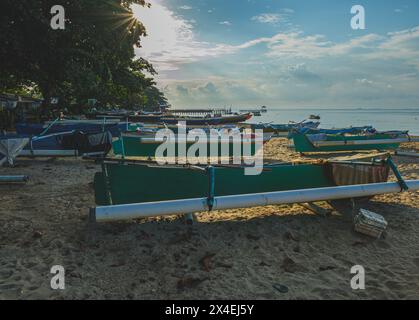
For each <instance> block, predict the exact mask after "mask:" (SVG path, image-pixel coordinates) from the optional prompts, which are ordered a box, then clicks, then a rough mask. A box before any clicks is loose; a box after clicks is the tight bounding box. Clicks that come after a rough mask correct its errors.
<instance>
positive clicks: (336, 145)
mask: <svg viewBox="0 0 419 320" xmlns="http://www.w3.org/2000/svg"><path fill="white" fill-rule="evenodd" d="M292 139H293V141H294V148H295V151H297V152H332V151H355V150H395V149H397V148H398V147H399V146H400V143H403V142H408V141H410V139H409V136H408V135H407V134H405V133H402V134H400V133H375V134H363V135H344V134H303V133H293V136H292Z"/></svg>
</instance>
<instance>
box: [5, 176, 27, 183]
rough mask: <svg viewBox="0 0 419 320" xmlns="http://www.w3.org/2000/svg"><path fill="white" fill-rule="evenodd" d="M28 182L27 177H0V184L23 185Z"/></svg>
mask: <svg viewBox="0 0 419 320" xmlns="http://www.w3.org/2000/svg"><path fill="white" fill-rule="evenodd" d="M28 180H29V177H28V176H0V183H25V182H27V181H28Z"/></svg>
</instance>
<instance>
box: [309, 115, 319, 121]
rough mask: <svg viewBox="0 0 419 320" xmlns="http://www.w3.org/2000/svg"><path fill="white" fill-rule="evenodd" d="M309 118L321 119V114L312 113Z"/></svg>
mask: <svg viewBox="0 0 419 320" xmlns="http://www.w3.org/2000/svg"><path fill="white" fill-rule="evenodd" d="M309 119H310V120H320V115H315V114H311V115H310V117H309Z"/></svg>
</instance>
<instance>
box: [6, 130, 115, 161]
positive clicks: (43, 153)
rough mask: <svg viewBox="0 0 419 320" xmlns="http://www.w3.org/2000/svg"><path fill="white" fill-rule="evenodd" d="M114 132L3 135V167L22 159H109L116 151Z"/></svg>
mask: <svg viewBox="0 0 419 320" xmlns="http://www.w3.org/2000/svg"><path fill="white" fill-rule="evenodd" d="M111 143H112V135H111V133H110V132H99V133H83V132H80V131H70V132H59V133H52V134H48V135H42V136H30V135H21V134H20V135H19V134H6V135H0V158H1V159H0V164H1V163H3V162H5V161H7V162H8V163H9V164H10V165H13V160H14V158H16V157H18V156H29V157H67V156H73V157H74V156H102V157H103V156H105V155H106V154H108V152H109V151H110V150H111V148H112V144H111Z"/></svg>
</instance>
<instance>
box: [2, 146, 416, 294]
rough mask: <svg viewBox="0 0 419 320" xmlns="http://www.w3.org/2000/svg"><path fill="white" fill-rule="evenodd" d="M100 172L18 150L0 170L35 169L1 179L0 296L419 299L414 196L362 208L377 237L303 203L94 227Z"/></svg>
mask: <svg viewBox="0 0 419 320" xmlns="http://www.w3.org/2000/svg"><path fill="white" fill-rule="evenodd" d="M286 143H287V142H286V140H284V139H273V140H272V141H271V142H269V143H268V144H267V145H266V154H267V156H268V157H270V158H273V159H278V160H284V161H295V160H297V159H298V158H300V155H298V154H297V153H294V152H291V151H290V150H289V149H288V148H287V147H286ZM403 148H404V149H415V150H419V143H416V144H415V143H409V144H405V145H403ZM325 156H326V155H325ZM325 156H324V157H325ZM316 158H319V157H316ZM320 158H321V157H320ZM308 159H311V156H309V157H308ZM394 159H395V161H396V163H397V164H398V165H399V169H400V171H401V173H402V175H403V177H404V178H405V179H419V164H418V163H417V160H416V162H415V160H414V159H410V158H405V157H397V156H395V157H394ZM99 170H100V166H98V165H94V164H92V163H90V162H84V161H82V160H81V159H55V160H47V159H39V160H38V159H36V160H31V159H23V158H22V159H18V160H17V166H16V167H15V168H0V174H25V175H29V176H30V180H29V182H28V184H27V185H13V186H10V185H0V201H1V202H2V206H1V207H0V299H232V298H235V299H418V298H419V285H418V283H419V254H417V255H415V252H416V245H415V244H416V243H417V242H418V240H419V234H417V230H418V228H419V219H418V216H419V193H418V192H414V193H413V192H409V193H401V194H394V195H383V196H378V197H376V198H374V199H373V200H372V201H371V202H370V203H369V204H368V205H367V206H366V207H365V208H366V209H369V210H372V211H375V212H377V213H379V214H382V215H383V216H384V217H385V218H386V220H387V221H388V222H389V226H388V229H387V231H386V236H385V238H384V239H379V240H374V239H372V238H369V237H366V236H363V235H360V234H358V233H355V232H354V231H353V230H352V219H351V217H350V216H347V215H343V214H340V213H337V212H334V213H333V214H332V215H331V216H328V217H322V216H319V215H315V214H314V213H312V212H311V211H309V210H307V209H305V208H303V207H301V206H300V205H281V206H269V207H257V208H250V209H234V210H227V211H215V212H211V213H199V214H197V216H198V221H199V222H198V223H196V224H194V225H193V226H192V227H191V226H187V225H185V223H184V221H183V218H181V217H174V216H169V217H161V218H149V219H140V220H135V221H126V222H120V223H104V224H96V225H95V226H94V227H93V226H90V225H89V224H88V209H89V207H92V206H94V195H93V188H92V181H93V175H94V173H95V172H96V171H99ZM390 180H392V181H394V180H395V177H394V176H393V175H391V178H390ZM139 183H141V182H139ZM324 206H325V207H327V205H326V204H324ZM55 264H60V265H63V266H64V268H65V270H66V289H65V290H63V291H60V290H57V291H55V290H52V289H51V288H50V279H51V277H52V274H50V268H51V267H52V266H53V265H55ZM355 264H362V265H364V266H365V269H366V290H365V291H361V292H356V291H353V290H352V289H351V288H350V285H349V281H350V279H351V275H350V268H351V267H352V266H353V265H355ZM278 284H280V285H285V286H286V287H287V288H288V289H289V291H288V292H287V293H281V292H279V291H278V290H276V289H275V287H276V286H277V285H278Z"/></svg>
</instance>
